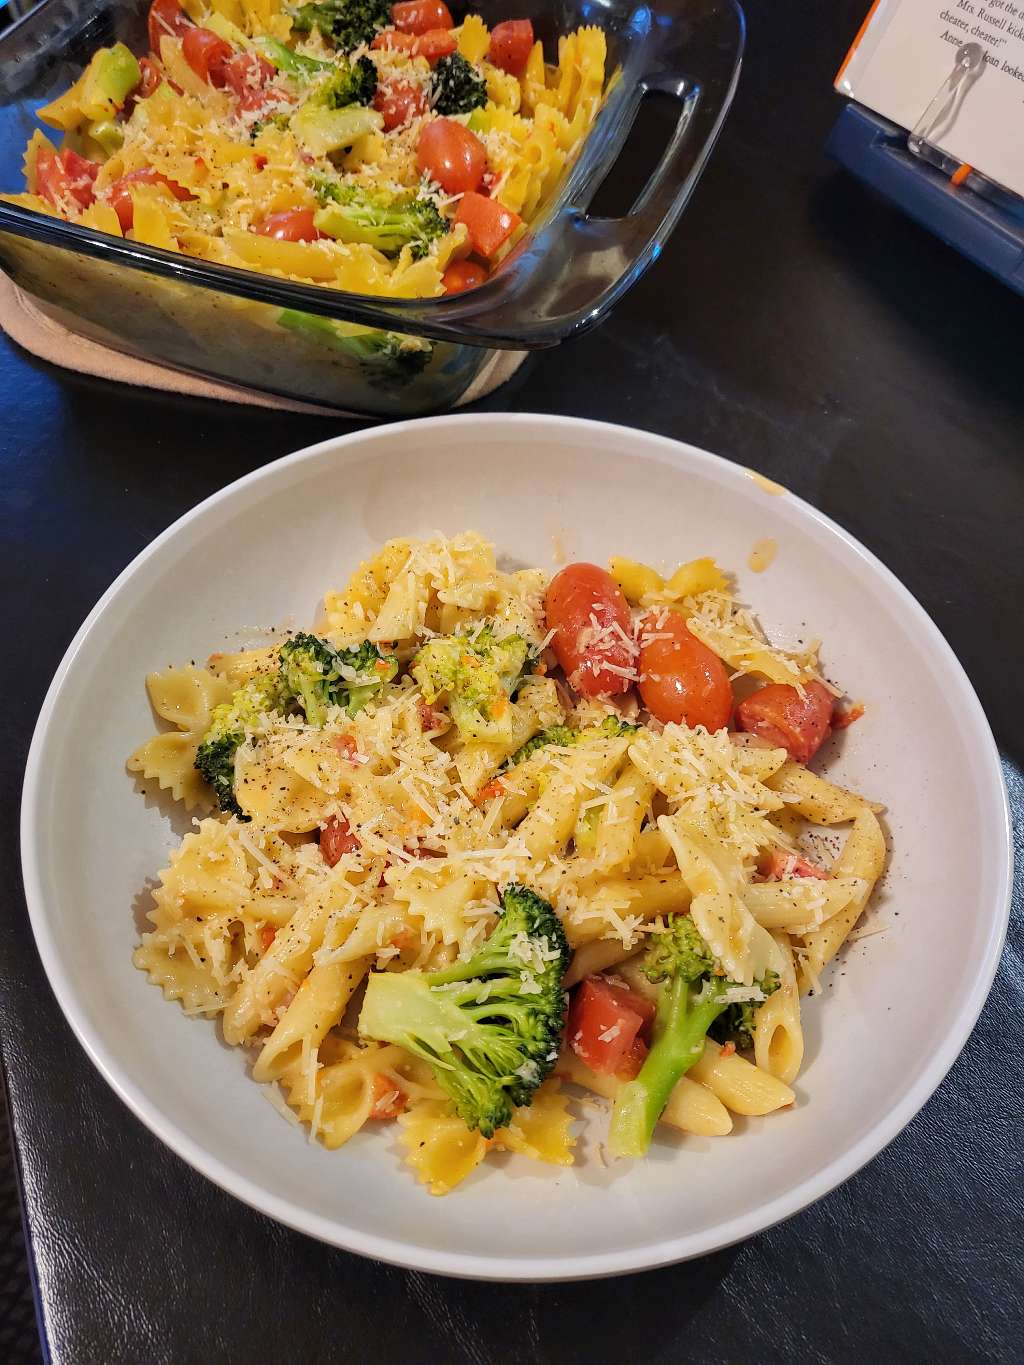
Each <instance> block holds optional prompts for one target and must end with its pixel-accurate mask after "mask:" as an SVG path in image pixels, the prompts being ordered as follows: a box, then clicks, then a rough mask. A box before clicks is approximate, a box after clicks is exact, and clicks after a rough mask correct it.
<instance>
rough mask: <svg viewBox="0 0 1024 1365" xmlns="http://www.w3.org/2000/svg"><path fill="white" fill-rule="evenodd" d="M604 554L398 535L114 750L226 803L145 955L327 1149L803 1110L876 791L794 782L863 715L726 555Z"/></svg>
mask: <svg viewBox="0 0 1024 1365" xmlns="http://www.w3.org/2000/svg"><path fill="white" fill-rule="evenodd" d="M578 97H579V96H578V91H577V94H576V95H575V96H574V95H573V94H572V92H571V90H570V93H569V94H568V95H566V99H567V100H568V101H569V104H570V105H571V102H572V100H573V99H574V98H578ZM611 570H612V572H611V573H609V572H606V571H605V570H603V569H600V568H598V567H597V566H596V565H592V564H575V565H570V566H568V567H566V568H564V569H562V570H560V571H559V572H558V573H557V574H555V575H554V576H553V577H549V575H547V574H546V573H545V572H543V571H542V570H540V569H519V570H515V571H509V570H505V569H503V568H501V567H500V566H499V564H498V561H497V559H496V556H495V552H494V547H493V546H491V545H490V544H488V543H487V542H486V541H485V540H484V539H483V538H482V537H480V536H479V535H476V534H475V533H472V532H467V533H464V534H461V535H457V536H454V537H450V538H449V537H445V536H440V535H438V536H435V537H433V538H431V539H429V540H413V539H398V540H393V541H390V542H388V544H386V545H384V546H383V547H382V548H381V549H380V550H379V551H378V552H377V553H376V554H375V555H374V556H373V557H372V558H371V559H369V560H368V561H366V562H365V563H363V564H360V565H358V566H357V567H356V568H355V570H354V571H353V572H352V574H351V576H350V578H349V581H348V582H347V584H345V585H344V586H341V587H339V588H337V589H332V590H329V591H327V592H326V593H325V596H324V599H323V605H322V611H321V618H320V620H319V622H318V623H317V625H316V626H315V628H314V629H313V630H310V631H293V632H285V633H284V634H282V636H281V637H280V638H279V639H278V640H277V641H276V642H275V643H271V644H266V645H262V646H260V647H259V648H256V649H252V650H244V651H241V652H238V651H236V652H233V653H215V654H213V655H211V656H210V659H209V663H208V667H207V668H205V669H201V668H196V667H195V666H194V665H192V666H189V667H188V668H182V669H171V670H168V671H165V672H163V673H159V674H151V675H150V676H149V677H148V678H147V687H148V689H149V694H150V699H151V702H152V704H153V708H154V711H155V712H156V714H157V715H158V716H159V717H160V719H161V720H162V721H164V722H165V723H167V724H168V725H170V726H173V727H174V728H173V729H170V730H168V731H166V732H165V733H164V734H162V735H158V736H157V737H156V738H155V739H150V740H148V741H146V742H145V743H143V745H142V746H141V748H140V749H139V750H137V751H136V753H135V754H133V755H132V757H131V758H130V760H129V765H128V766H129V768H130V770H131V771H132V772H133V773H134V774H135V775H136V777H137V779H138V780H139V782H140V783H142V784H143V785H145V784H146V783H148V782H156V783H157V784H158V785H159V787H160V788H162V789H163V790H164V791H165V792H167V793H168V794H169V795H171V796H173V797H174V798H175V799H177V800H182V801H185V802H187V803H189V804H190V805H193V806H195V805H204V806H205V808H206V809H207V810H211V811H212V813H209V814H206V815H205V816H204V818H202V819H198V818H197V819H195V821H194V828H193V830H192V832H190V833H189V834H187V835H186V836H185V838H184V839H183V840H182V842H181V845H180V846H179V848H178V849H176V850H175V851H174V853H173V854H172V855H171V858H170V862H169V865H168V867H167V868H166V869H165V870H164V871H163V872H162V873H161V874H160V877H159V883H158V885H157V888H156V890H155V892H154V895H153V906H152V909H151V910H150V913H149V919H150V922H151V925H152V927H151V929H150V930H149V931H147V932H146V933H145V934H143V936H142V942H141V944H140V946H139V947H138V949H137V950H136V955H135V962H136V965H137V966H138V967H139V968H140V969H142V970H143V971H145V972H146V973H147V974H148V975H149V977H150V978H151V980H152V981H153V983H154V984H155V985H157V986H159V987H160V988H161V990H162V991H163V993H164V995H165V996H166V997H167V998H168V999H169V1000H173V1001H176V1002H178V1003H179V1004H180V1005H181V1006H182V1008H184V1009H185V1010H186V1011H187V1012H188V1013H190V1014H196V1015H206V1016H209V1017H218V1018H219V1020H220V1027H221V1030H222V1034H223V1037H224V1039H225V1041H226V1042H228V1043H229V1044H233V1045H235V1046H240V1047H244V1048H245V1049H246V1050H247V1051H248V1053H249V1056H250V1061H251V1069H252V1075H253V1079H254V1080H255V1081H257V1082H259V1083H261V1084H263V1085H265V1086H267V1087H268V1092H269V1093H271V1094H272V1095H273V1096H274V1097H275V1104H276V1105H277V1106H278V1107H280V1108H281V1109H282V1110H283V1111H285V1112H287V1113H289V1114H290V1115H291V1116H292V1117H293V1118H294V1119H296V1120H297V1121H298V1122H300V1123H302V1124H306V1125H308V1127H309V1129H310V1131H311V1133H312V1134H313V1135H314V1136H315V1137H316V1138H318V1139H319V1140H320V1141H321V1142H323V1143H324V1145H326V1146H327V1147H331V1148H335V1147H338V1146H341V1145H342V1144H343V1143H345V1142H347V1141H349V1140H351V1139H352V1138H354V1137H355V1136H356V1134H358V1133H361V1132H364V1131H367V1132H369V1131H372V1130H376V1129H378V1128H380V1127H381V1126H383V1125H387V1124H389V1123H392V1122H395V1121H396V1120H397V1133H398V1144H397V1146H398V1149H399V1151H400V1152H401V1153H402V1154H403V1155H404V1157H405V1160H406V1161H407V1163H408V1165H409V1166H410V1168H411V1170H412V1172H413V1173H414V1174H415V1176H416V1177H417V1179H418V1180H419V1181H421V1182H422V1184H423V1185H424V1186H425V1187H426V1188H427V1189H428V1190H429V1191H430V1192H431V1193H433V1194H443V1193H446V1192H447V1191H449V1190H451V1189H452V1188H454V1187H455V1186H456V1185H457V1184H458V1183H459V1182H460V1181H461V1180H463V1179H465V1178H467V1177H468V1176H469V1175H470V1174H471V1173H472V1172H473V1171H475V1170H477V1169H478V1168H479V1167H481V1165H482V1164H483V1163H484V1162H485V1161H486V1158H487V1155H488V1153H489V1152H491V1151H506V1152H513V1153H517V1154H519V1155H522V1156H525V1157H527V1158H530V1159H532V1160H536V1161H539V1162H545V1163H549V1164H554V1165H566V1164H569V1163H571V1162H572V1161H573V1159H574V1147H575V1144H576V1133H575V1131H574V1126H575V1124H576V1122H577V1111H576V1110H575V1109H574V1108H573V1104H574V1100H573V1096H574V1095H575V1094H576V1093H577V1089H576V1088H578V1087H580V1086H582V1087H584V1088H585V1089H588V1090H590V1091H591V1092H593V1093H594V1094H596V1095H598V1096H601V1097H603V1099H604V1101H605V1102H610V1106H611V1116H610V1127H609V1130H608V1136H607V1146H606V1148H605V1149H604V1150H606V1151H607V1152H610V1153H612V1154H613V1155H617V1156H631V1157H635V1156H640V1155H642V1153H643V1152H644V1151H645V1150H646V1148H647V1145H648V1144H649V1142H650V1141H651V1138H652V1135H653V1133H654V1130H655V1126H656V1125H657V1124H662V1125H667V1126H668V1127H670V1128H671V1127H674V1128H676V1129H678V1130H681V1131H683V1132H689V1133H695V1134H701V1135H704V1136H722V1135H725V1134H726V1133H728V1132H729V1131H730V1129H731V1127H732V1117H731V1116H732V1115H733V1114H736V1113H739V1114H743V1115H753V1116H760V1115H766V1114H770V1113H773V1112H776V1111H778V1110H781V1109H784V1108H786V1107H788V1106H789V1105H791V1104H792V1103H793V1102H794V1092H793V1090H792V1088H791V1087H792V1084H793V1082H794V1080H795V1078H796V1077H797V1075H798V1073H799V1068H800V1064H801V1060H802V1054H803V1034H802V1028H801V1022H800V1013H801V1004H800V997H801V991H802V990H806V989H807V988H808V987H809V986H813V985H815V984H816V983H817V981H818V977H819V974H820V973H821V972H822V971H823V970H824V968H825V967H826V965H827V964H828V962H829V961H830V960H831V959H832V958H833V957H834V956H835V954H836V952H837V951H838V950H839V948H840V946H841V945H842V943H843V941H844V940H845V939H846V938H847V937H848V935H849V934H850V932H851V930H852V929H853V928H854V926H855V924H856V923H857V921H858V920H859V918H860V916H861V915H862V913H863V911H864V909H865V907H866V906H867V904H868V901H869V899H870V896H871V891H872V888H873V886H874V885H875V883H876V881H877V879H878V877H879V875H880V873H881V871H882V868H883V865H884V860H885V844H884V839H883V837H882V833H881V827H880V825H879V821H878V818H877V811H878V809H879V808H878V807H877V806H874V805H872V803H870V802H869V801H867V800H865V799H864V798H863V797H861V796H860V795H858V794H857V793H854V792H851V791H848V790H846V789H844V788H841V787H838V786H836V785H835V784H833V783H831V782H830V781H829V780H828V779H827V778H825V777H823V776H821V775H820V774H817V773H815V772H813V771H812V770H811V769H810V768H809V767H808V766H807V764H808V762H809V761H810V760H811V758H812V757H813V756H814V753H815V752H816V751H817V750H818V749H819V748H820V746H821V744H822V743H823V742H824V741H825V739H826V738H827V737H828V735H829V733H830V731H831V730H832V729H833V728H836V727H838V726H841V725H844V724H847V723H849V722H850V721H851V720H852V719H855V718H856V714H857V713H856V711H855V710H848V709H844V708H843V707H842V706H841V705H840V703H839V700H838V692H837V689H836V688H835V687H833V686H832V685H831V684H827V683H826V682H825V681H824V679H823V677H822V675H821V672H820V669H819V666H818V658H817V646H816V645H812V646H806V647H801V648H800V649H798V650H792V651H787V650H782V649H779V648H777V647H776V646H774V645H772V643H771V642H770V641H769V640H768V639H767V638H766V637H765V635H764V633H763V632H762V631H761V629H760V627H759V625H758V623H757V621H756V618H755V617H754V616H753V615H752V614H751V613H750V612H749V610H747V609H746V608H744V607H743V606H742V604H741V603H740V601H739V600H738V598H737V597H736V594H735V591H734V587H733V585H732V583H731V581H730V580H729V578H728V577H727V575H726V574H725V573H724V572H723V571H722V570H721V569H720V568H719V566H718V565H717V564H715V563H714V561H712V560H710V559H706V558H703V559H694V560H690V561H687V563H685V564H683V565H681V566H680V567H679V568H678V569H677V570H676V571H675V572H674V573H673V574H671V575H669V576H668V577H667V578H663V577H662V576H661V575H660V574H659V573H657V572H656V571H655V570H653V569H651V568H649V567H648V566H645V565H640V564H636V563H633V562H631V561H624V560H621V559H613V560H612V561H611ZM165 740H166V741H174V742H175V743H176V744H178V745H179V747H178V748H176V749H174V750H173V762H172V761H171V759H170V757H169V756H168V754H167V753H165V752H164V749H162V748H161V741H165ZM186 758H187V759H188V762H189V763H190V764H191V770H189V769H188V768H187V766H186ZM214 806H216V807H217V809H216V810H213V809H212V808H213V807H214ZM843 823H849V824H850V826H851V828H850V833H849V834H848V836H847V838H846V842H845V844H844V845H843V847H842V849H841V851H840V853H839V854H838V856H837V857H836V858H835V860H834V861H833V863H832V865H831V866H830V867H828V866H825V865H824V864H823V863H822V862H820V861H818V859H817V858H812V857H811V856H810V853H809V850H808V847H806V846H805V839H804V835H805V832H806V831H807V829H808V828H809V826H810V825H818V824H826V825H838V824H843ZM566 1085H569V1086H571V1087H575V1088H573V1089H566V1088H565V1087H566ZM681 1159H685V1157H682V1158H681Z"/></svg>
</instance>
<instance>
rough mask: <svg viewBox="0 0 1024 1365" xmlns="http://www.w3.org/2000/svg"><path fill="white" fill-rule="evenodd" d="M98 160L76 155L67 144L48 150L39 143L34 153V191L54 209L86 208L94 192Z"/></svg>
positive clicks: (92, 198)
mask: <svg viewBox="0 0 1024 1365" xmlns="http://www.w3.org/2000/svg"><path fill="white" fill-rule="evenodd" d="M99 169H100V168H99V163H98V162H95V161H89V160H88V159H87V158H86V157H84V156H79V155H78V153H77V152H73V151H72V150H71V148H70V147H65V148H64V150H63V151H61V152H51V151H50V150H49V148H47V147H42V148H40V150H39V153H38V155H37V156H36V193H37V194H39V195H41V196H42V198H43V199H45V200H46V201H47V203H49V204H52V205H53V207H54V208H55V209H60V210H61V211H65V210H67V209H69V208H75V207H77V208H79V209H87V208H88V207H89V205H90V204H91V203H92V201H93V200H94V199H95V197H96V195H95V193H94V191H93V181H94V180H95V179H96V176H97V174H98V172H99Z"/></svg>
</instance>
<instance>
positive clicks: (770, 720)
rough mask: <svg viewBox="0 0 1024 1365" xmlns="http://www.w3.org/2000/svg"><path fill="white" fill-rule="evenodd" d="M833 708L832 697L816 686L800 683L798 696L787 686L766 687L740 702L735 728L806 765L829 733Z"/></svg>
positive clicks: (826, 690) (824, 689) (815, 683)
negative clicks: (783, 751) (756, 736)
mask: <svg viewBox="0 0 1024 1365" xmlns="http://www.w3.org/2000/svg"><path fill="white" fill-rule="evenodd" d="M834 707H835V699H834V697H833V696H832V693H831V692H830V691H829V690H828V688H827V687H825V686H824V685H823V684H822V683H820V682H807V683H804V684H803V695H802V696H801V694H800V691H799V690H798V689H797V688H795V687H793V686H791V685H790V684H789V683H769V684H768V686H767V687H761V688H758V690H757V691H756V692H754V693H752V694H751V695H750V696H749V697H747V699H746V700H745V701H741V702H740V704H739V706H737V708H736V724H737V726H738V727H739V728H740V729H741V730H746V731H748V732H749V733H750V734H752V735H760V737H761V738H762V739H766V740H767V741H768V743H769V744H774V745H776V746H777V747H778V748H780V749H785V750H786V752H787V753H788V754H789V756H790V758H795V759H796V761H797V762H798V763H808V762H809V761H810V760H811V759H812V758H813V757H814V755H815V754H816V753H817V752H818V750H819V749H820V748H821V746H822V745H823V744H824V743H825V741H826V739H828V737H829V735H830V734H831V733H832V725H831V721H832V711H833V709H834Z"/></svg>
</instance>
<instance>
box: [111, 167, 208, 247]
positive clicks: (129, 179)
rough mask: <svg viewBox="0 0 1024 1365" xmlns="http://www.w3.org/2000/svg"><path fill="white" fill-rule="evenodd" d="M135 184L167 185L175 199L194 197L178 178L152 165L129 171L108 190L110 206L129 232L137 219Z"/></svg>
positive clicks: (124, 229) (124, 230)
mask: <svg viewBox="0 0 1024 1365" xmlns="http://www.w3.org/2000/svg"><path fill="white" fill-rule="evenodd" d="M133 185H166V186H167V188H168V189H169V190H170V192H171V193H172V194H173V195H174V197H175V199H192V198H194V196H193V194H192V192H191V191H190V190H187V189H186V188H185V186H184V185H179V184H178V182H177V181H176V180H170V179H168V177H167V176H166V175H164V173H163V172H162V171H158V170H155V169H154V167H152V166H143V167H142V169H141V170H138V171H129V172H128V174H127V175H122V176H121V177H120V179H119V180H115V181H114V183H113V184H112V185H111V186H110V188H109V190H108V191H107V198H108V199H109V201H110V206H111V208H112V209H113V210H114V212H115V213H116V214H117V221H118V222H119V223H120V224H121V231H122V232H127V231H128V230H129V229H130V228H131V226H132V223H133V222H134V219H135V206H134V204H133V203H132V196H131V187H132V186H133Z"/></svg>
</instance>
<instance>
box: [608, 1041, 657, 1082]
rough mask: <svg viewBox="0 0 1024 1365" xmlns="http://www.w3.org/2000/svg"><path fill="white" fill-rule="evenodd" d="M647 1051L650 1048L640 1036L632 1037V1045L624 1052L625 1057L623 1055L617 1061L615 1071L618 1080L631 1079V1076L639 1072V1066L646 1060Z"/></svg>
mask: <svg viewBox="0 0 1024 1365" xmlns="http://www.w3.org/2000/svg"><path fill="white" fill-rule="evenodd" d="M649 1051H650V1049H649V1048H648V1046H647V1044H646V1043H645V1042H644V1040H643V1039H642V1038H634V1039H633V1046H632V1047H631V1048H630V1049H629V1051H628V1052H627V1053H626V1055H625V1057H623V1059H622V1061H621V1062H620V1063H619V1069H618V1071H616V1073H615V1074H616V1076H618V1078H619V1080H620V1081H631V1080H632V1079H633V1077H634V1076H636V1075H637V1074H638V1073H639V1071H640V1068H641V1067H642V1066H643V1064H644V1062H645V1061H646V1060H647V1053H648V1052H649Z"/></svg>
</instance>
